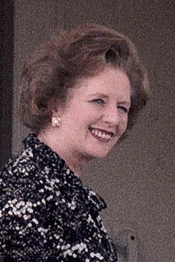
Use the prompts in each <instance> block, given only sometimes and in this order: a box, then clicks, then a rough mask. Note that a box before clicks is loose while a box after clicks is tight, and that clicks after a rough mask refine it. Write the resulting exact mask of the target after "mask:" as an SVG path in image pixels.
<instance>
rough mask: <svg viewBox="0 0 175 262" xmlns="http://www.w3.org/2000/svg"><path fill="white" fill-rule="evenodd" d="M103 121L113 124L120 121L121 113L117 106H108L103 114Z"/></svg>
mask: <svg viewBox="0 0 175 262" xmlns="http://www.w3.org/2000/svg"><path fill="white" fill-rule="evenodd" d="M103 121H104V122H106V123H108V124H109V125H111V126H115V125H117V124H118V123H119V114H118V110H117V107H116V106H110V107H108V108H107V107H106V110H105V112H104V114H103Z"/></svg>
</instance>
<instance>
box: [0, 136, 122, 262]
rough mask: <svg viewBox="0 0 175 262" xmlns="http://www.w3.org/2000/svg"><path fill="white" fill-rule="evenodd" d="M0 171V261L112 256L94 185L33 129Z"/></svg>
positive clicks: (89, 261) (86, 260) (103, 261)
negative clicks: (85, 183) (21, 148)
mask: <svg viewBox="0 0 175 262" xmlns="http://www.w3.org/2000/svg"><path fill="white" fill-rule="evenodd" d="M24 145H25V150H24V151H23V152H22V153H21V154H20V156H19V157H17V158H15V159H13V160H10V161H9V162H8V163H7V165H6V166H5V167H4V168H3V169H2V171H1V175H0V261H3V262H4V261H8V262H11V261H18V262H22V261H23V262H24V261H25V262H27V261H28V262H31V261H33V262H45V261H48V262H55V261H59V262H61V261H62V262H68V261H69V262H71V261H72V262H73V261H74V262H80V261H81V262H95V261H96V262H113V261H117V257H116V252H115V247H114V245H113V243H112V241H111V239H110V237H109V236H108V234H107V232H106V230H105V228H104V226H103V223H102V221H101V218H100V216H99V211H100V210H101V209H103V208H105V207H106V205H105V203H104V201H103V199H101V197H99V196H98V195H97V194H96V193H95V192H94V191H93V190H91V189H89V188H86V187H83V185H82V182H81V180H80V179H79V178H78V176H76V175H74V173H73V172H72V171H71V170H70V169H69V168H68V167H67V166H66V164H65V161H64V160H62V159H60V158H59V157H58V155H57V154H56V153H54V152H53V151H52V150H51V149H50V148H49V147H48V146H46V145H45V144H44V143H42V142H40V141H39V140H38V139H37V137H36V136H35V135H34V134H30V135H29V136H28V137H27V138H26V139H25V140H24Z"/></svg>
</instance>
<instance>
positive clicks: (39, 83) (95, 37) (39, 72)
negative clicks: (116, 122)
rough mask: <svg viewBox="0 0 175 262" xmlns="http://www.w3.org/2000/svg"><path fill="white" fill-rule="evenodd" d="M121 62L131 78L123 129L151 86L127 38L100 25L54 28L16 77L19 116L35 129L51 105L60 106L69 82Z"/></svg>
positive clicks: (41, 126) (43, 124) (130, 124)
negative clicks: (18, 94) (18, 92)
mask: <svg viewBox="0 0 175 262" xmlns="http://www.w3.org/2000/svg"><path fill="white" fill-rule="evenodd" d="M107 65H110V66H113V67H116V68H121V69H122V70H124V72H125V73H126V74H127V76H128V78H129V80H130V84H131V88H132V90H131V107H130V110H129V115H128V126H127V129H131V128H132V127H133V125H134V124H135V122H136V119H137V117H138V113H139V112H140V110H141V109H142V108H143V107H144V106H145V105H146V102H147V98H148V93H149V87H148V80H147V74H146V70H145V69H144V67H143V66H142V64H141V62H140V59H139V57H138V54H137V51H136V49H135V47H134V45H133V44H132V43H131V41H130V40H129V39H128V38H127V37H125V36H123V35H122V34H120V33H118V32H117V31H115V30H111V29H109V28H106V27H104V26H101V25H84V26H78V27H76V28H75V29H71V30H61V31H58V32H57V33H56V34H55V35H54V36H53V38H52V39H50V40H49V41H48V42H47V43H46V44H44V45H43V46H41V47H40V48H39V49H38V50H36V52H35V53H34V54H33V55H32V56H31V57H30V59H29V61H28V62H27V63H26V65H25V66H24V69H23V72H22V75H21V81H20V110H19V111H20V117H21V121H22V122H23V124H24V125H25V126H27V127H28V128H30V129H31V130H32V131H34V132H36V133H39V132H40V131H41V130H43V129H45V128H46V127H47V126H48V125H49V124H50V123H51V117H52V111H53V110H56V109H57V108H58V106H59V105H61V106H64V105H65V103H66V98H67V96H68V92H69V89H70V88H74V86H75V85H76V83H77V82H78V81H79V80H80V79H82V78H85V77H90V76H94V75H97V74H98V73H100V72H102V71H103V70H104V68H105V67H106V66H107Z"/></svg>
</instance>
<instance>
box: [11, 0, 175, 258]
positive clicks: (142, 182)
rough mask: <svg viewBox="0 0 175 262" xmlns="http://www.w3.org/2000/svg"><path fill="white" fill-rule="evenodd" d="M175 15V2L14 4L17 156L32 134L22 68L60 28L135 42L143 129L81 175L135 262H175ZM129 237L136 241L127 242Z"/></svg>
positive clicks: (96, 0) (138, 127) (138, 128)
mask: <svg viewBox="0 0 175 262" xmlns="http://www.w3.org/2000/svg"><path fill="white" fill-rule="evenodd" d="M136 2H137V4H136ZM174 12H175V3H174V0H169V1H163V0H160V1H156V0H152V1H149V0H139V1H135V0H130V1H128V0H122V1H120V0H101V1H99V0H87V1H86V0H72V1H68V0H58V1H57V0H50V1H47V0H46V1H44V0H42V1H41V0H39V1H36V0H30V1H24V0H16V3H15V60H14V115H13V153H17V152H18V151H19V150H20V140H21V139H22V138H23V137H24V135H25V134H26V133H27V131H26V130H24V129H23V128H22V127H21V126H20V125H19V122H18V119H17V116H16V108H17V106H18V90H17V86H18V82H19V75H20V72H21V68H22V65H23V62H24V60H25V59H26V58H27V56H28V55H29V54H30V52H31V51H33V50H34V49H35V47H36V46H37V45H38V44H39V43H40V42H41V41H43V40H46V39H48V37H49V36H50V35H51V34H52V31H53V30H54V29H55V28H57V27H60V28H61V27H65V28H67V27H71V26H72V25H75V24H78V23H79V22H97V23H101V24H103V25H106V26H112V27H114V28H118V29H119V30H120V31H122V32H123V33H125V34H127V35H128V36H130V38H131V39H132V40H133V42H134V43H135V45H136V46H137V48H138V49H139V54H140V56H141V58H142V60H143V62H144V64H145V65H146V67H147V69H148V73H149V76H150V82H151V86H152V100H151V101H150V104H149V105H148V107H147V108H146V109H145V110H144V112H143V114H142V116H141V117H140V119H139V122H138V124H137V125H136V126H135V127H134V129H133V131H132V132H131V134H130V136H129V138H128V139H127V140H125V141H124V142H123V144H122V143H121V144H120V145H118V146H116V148H114V150H113V151H112V152H111V154H110V155H109V156H108V157H107V158H106V159H99V160H96V161H94V162H92V163H91V164H90V165H89V166H88V168H87V170H86V171H85V172H84V174H83V181H84V183H85V184H88V185H90V186H91V187H93V188H94V189H95V190H96V191H97V192H99V194H101V195H102V196H103V197H104V198H105V200H106V202H107V204H108V209H107V210H106V211H104V212H103V214H102V216H103V219H104V223H105V225H106V227H107V228H108V230H109V231H110V232H111V234H112V235H113V237H114V238H115V240H116V241H119V237H120V238H121V239H122V241H123V242H122V245H125V244H126V245H127V244H128V245H129V246H132V249H130V262H131V261H135V260H134V256H135V257H136V256H137V260H138V261H140V262H145V261H151V262H156V261H157V262H158V261H161V262H167V261H168V262H174V261H175V208H174V203H175V164H174V162H175V161H174V155H175V138H174V133H175V131H174V130H175V118H174V113H175V112H174V108H175V74H174V70H175V63H174V62H175V56H174V53H175V45H174V43H175V18H174ZM127 234H128V235H129V236H130V235H132V234H133V235H134V236H136V239H135V240H134V241H131V242H132V243H130V244H129V242H128V241H130V239H129V240H127V237H126V235H127ZM136 246H137V249H136ZM132 252H133V254H132ZM134 252H135V253H134ZM134 254H135V255H134ZM121 261H122V258H121ZM123 261H124V260H123ZM125 261H126V260H125Z"/></svg>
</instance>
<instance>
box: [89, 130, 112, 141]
mask: <svg viewBox="0 0 175 262" xmlns="http://www.w3.org/2000/svg"><path fill="white" fill-rule="evenodd" d="M91 132H92V134H94V135H95V136H98V137H101V138H103V139H106V140H109V139H110V138H111V135H109V134H105V133H103V132H101V131H99V130H95V129H92V131H91Z"/></svg>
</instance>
